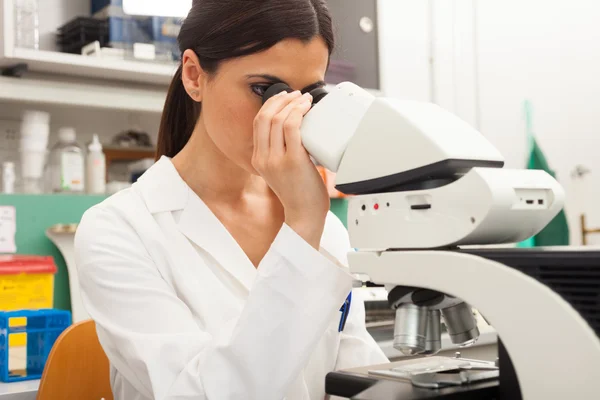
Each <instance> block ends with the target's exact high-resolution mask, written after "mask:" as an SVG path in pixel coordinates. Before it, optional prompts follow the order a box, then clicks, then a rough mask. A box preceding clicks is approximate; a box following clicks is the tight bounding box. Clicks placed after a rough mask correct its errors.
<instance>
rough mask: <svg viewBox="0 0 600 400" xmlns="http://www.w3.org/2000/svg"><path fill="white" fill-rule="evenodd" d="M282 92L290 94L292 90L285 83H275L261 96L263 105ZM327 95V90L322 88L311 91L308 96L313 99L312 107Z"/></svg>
mask: <svg viewBox="0 0 600 400" xmlns="http://www.w3.org/2000/svg"><path fill="white" fill-rule="evenodd" d="M284 91H285V92H288V93H291V92H293V91H294V90H293V89H292V88H291V87H289V86H288V85H286V84H285V83H275V84H274V85H271V86H269V88H268V89H267V90H266V91H265V94H263V98H262V102H263V104H265V103H266V102H267V100H269V99H270V98H271V97H273V96H275V95H276V94H279V93H281V92H284ZM328 93H329V92H327V90H326V89H325V88H324V87H321V88H318V89H313V90H311V91H310V95H311V96H312V98H313V105H315V104H317V103H318V102H319V101H321V100H322V99H323V97H325V96H327V94H328Z"/></svg>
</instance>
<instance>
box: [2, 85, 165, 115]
mask: <svg viewBox="0 0 600 400" xmlns="http://www.w3.org/2000/svg"><path fill="white" fill-rule="evenodd" d="M166 95H167V88H166V87H165V88H164V90H161V89H140V88H129V87H126V86H124V85H117V84H114V85H111V84H109V83H106V84H102V85H99V84H82V83H71V82H62V81H53V80H46V79H44V80H36V79H25V78H7V77H0V101H11V102H21V103H32V104H48V105H59V106H73V107H86V108H95V109H106V110H119V111H133V112H150V113H160V112H162V109H163V106H164V102H165V97H166Z"/></svg>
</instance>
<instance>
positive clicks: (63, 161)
mask: <svg viewBox="0 0 600 400" xmlns="http://www.w3.org/2000/svg"><path fill="white" fill-rule="evenodd" d="M76 139H77V136H76V134H75V129H73V128H61V129H60V130H59V131H58V143H56V145H54V147H52V150H50V156H49V159H48V167H47V188H48V191H50V192H54V193H59V192H67V193H71V192H83V191H84V189H85V186H84V175H85V168H84V166H85V162H84V151H83V149H82V148H81V147H80V146H79V145H78V144H77V142H76Z"/></svg>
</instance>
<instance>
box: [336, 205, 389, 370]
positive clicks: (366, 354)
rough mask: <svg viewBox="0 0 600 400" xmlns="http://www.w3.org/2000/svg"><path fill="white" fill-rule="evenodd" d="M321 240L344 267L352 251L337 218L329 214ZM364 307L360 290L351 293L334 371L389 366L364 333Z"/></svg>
mask: <svg viewBox="0 0 600 400" xmlns="http://www.w3.org/2000/svg"><path fill="white" fill-rule="evenodd" d="M327 222H328V223H327V228H328V229H327V233H326V237H325V240H327V241H328V242H329V243H330V246H329V247H330V249H331V250H332V251H333V252H334V254H332V255H333V256H335V257H336V259H337V260H338V261H339V262H340V263H341V264H343V265H344V266H347V265H348V258H347V254H348V252H349V251H353V250H352V248H351V246H350V238H349V236H348V231H347V230H346V228H345V227H344V225H343V224H342V223H341V221H340V220H339V219H337V217H335V216H334V215H333V214H331V213H330V215H329V216H328V220H327ZM365 317H366V315H365V303H364V299H363V297H362V296H361V290H360V289H354V290H352V304H351V306H350V314H349V315H348V320H347V321H346V326H345V328H344V330H343V331H342V333H341V338H340V347H339V350H338V356H337V361H336V365H335V370H342V369H348V368H355V367H362V366H366V365H374V364H384V363H387V362H389V361H388V359H387V357H386V356H385V354H384V353H383V351H382V350H381V348H380V347H379V345H378V344H377V342H376V341H375V340H374V339H373V337H372V336H371V334H369V332H368V331H367V328H366V324H365Z"/></svg>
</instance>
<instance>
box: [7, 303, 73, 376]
mask: <svg viewBox="0 0 600 400" xmlns="http://www.w3.org/2000/svg"><path fill="white" fill-rule="evenodd" d="M70 325H71V313H70V312H69V311H63V310H54V309H44V310H18V311H8V312H0V381H2V382H21V381H27V380H32V379H40V378H41V377H42V373H43V371H44V366H45V365H46V361H47V359H48V355H50V350H52V346H53V345H54V342H56V339H58V337H59V336H60V335H61V333H63V332H64V330H65V329H67V328H68V327H69V326H70ZM21 338H23V339H24V343H23V344H24V347H25V349H26V353H25V362H24V365H23V366H22V368H18V369H17V368H15V367H14V366H12V365H11V362H10V356H11V354H12V352H13V351H18V347H22V346H20V344H21V343H18V342H20V341H21Z"/></svg>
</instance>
